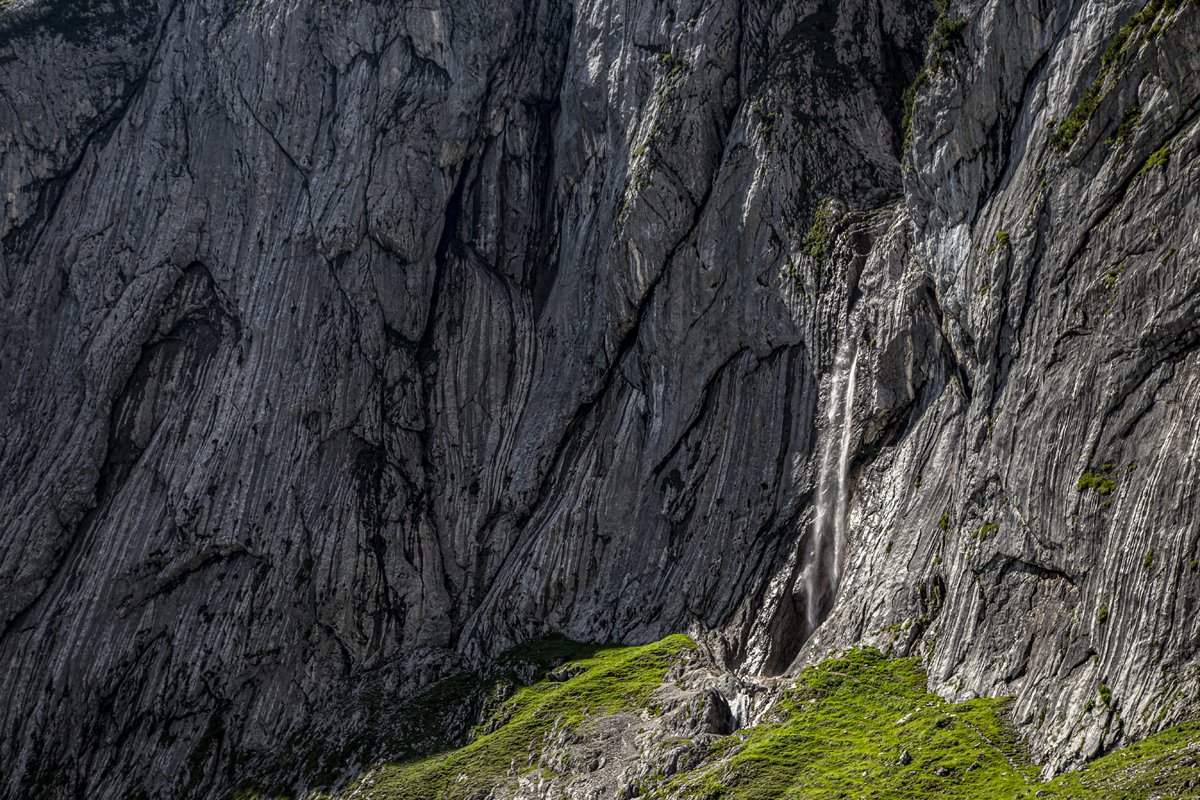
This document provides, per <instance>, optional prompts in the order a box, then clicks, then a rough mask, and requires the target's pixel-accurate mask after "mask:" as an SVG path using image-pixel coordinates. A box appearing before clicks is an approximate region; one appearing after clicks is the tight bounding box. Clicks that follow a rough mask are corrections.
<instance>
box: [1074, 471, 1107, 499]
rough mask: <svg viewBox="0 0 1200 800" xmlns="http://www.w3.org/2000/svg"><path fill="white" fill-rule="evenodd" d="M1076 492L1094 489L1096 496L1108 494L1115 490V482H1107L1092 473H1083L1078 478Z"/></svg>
mask: <svg viewBox="0 0 1200 800" xmlns="http://www.w3.org/2000/svg"><path fill="white" fill-rule="evenodd" d="M1075 488H1076V490H1077V491H1080V492H1082V491H1086V490H1088V489H1094V490H1095V491H1096V494H1108V493H1109V492H1111V491H1112V490H1113V489H1115V488H1117V482H1116V481H1113V480H1109V479H1108V478H1106V477H1104V476H1103V475H1097V474H1095V473H1092V472H1085V473H1083V475H1081V476H1080V477H1079V483H1078V484H1077V485H1076V487H1075Z"/></svg>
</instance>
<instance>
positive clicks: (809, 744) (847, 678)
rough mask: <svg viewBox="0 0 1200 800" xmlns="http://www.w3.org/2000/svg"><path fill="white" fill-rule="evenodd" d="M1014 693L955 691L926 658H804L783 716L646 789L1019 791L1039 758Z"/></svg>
mask: <svg viewBox="0 0 1200 800" xmlns="http://www.w3.org/2000/svg"><path fill="white" fill-rule="evenodd" d="M1009 702H1010V701H1009V700H1007V699H981V700H972V701H970V702H968V703H958V704H953V703H947V702H945V701H944V700H942V699H941V698H939V697H938V696H937V695H934V694H931V693H930V692H928V691H926V678H925V673H924V671H923V670H922V669H921V666H920V661H919V659H915V658H904V659H889V658H886V657H884V656H883V655H882V654H881V653H879V651H877V650H874V649H863V650H854V651H851V652H850V653H848V654H846V655H845V656H844V657H842V658H836V659H829V660H827V661H825V662H823V663H822V664H820V665H819V666H817V667H812V668H809V669H807V670H805V671H804V673H803V674H802V675H801V677H800V679H799V681H798V682H797V685H796V687H795V688H794V689H792V690H789V691H788V692H787V693H785V695H784V697H783V699H782V700H781V701H780V703H779V704H778V705H777V711H778V712H780V716H781V717H782V720H781V721H779V722H775V723H768V724H762V725H759V726H757V727H755V728H752V729H749V730H743V731H739V732H737V733H735V734H734V735H733V736H732V737H728V738H730V739H733V740H734V743H731V744H730V745H727V746H726V747H725V748H724V749H725V750H726V751H727V752H728V751H729V750H736V753H735V754H734V755H732V756H731V757H728V758H721V757H720V756H718V758H716V759H713V761H712V762H710V763H709V764H707V765H701V767H700V768H699V769H698V770H695V771H693V772H692V773H689V774H686V775H684V776H681V777H680V778H677V779H676V780H674V781H673V782H672V783H671V784H669V785H668V786H666V787H663V790H662V791H660V792H656V793H650V794H649V795H647V796H648V797H667V796H671V795H673V794H674V793H678V794H679V796H683V797H696V798H705V800H717V799H718V798H731V799H732V798H739V799H744V800H778V799H779V798H801V797H802V798H840V797H846V798H850V797H861V796H868V795H869V796H870V797H895V798H908V797H978V798H985V797H989V798H990V797H1014V796H1018V795H1019V794H1021V793H1023V792H1024V791H1025V790H1026V789H1027V788H1028V787H1030V786H1032V785H1033V784H1032V783H1031V781H1032V780H1033V779H1035V778H1036V775H1037V767H1036V766H1035V765H1034V764H1033V763H1032V762H1031V760H1030V759H1029V757H1028V755H1027V754H1026V752H1025V751H1024V749H1023V748H1022V747H1021V745H1020V744H1019V742H1018V740H1017V738H1016V736H1015V734H1014V733H1013V732H1012V731H1011V730H1010V729H1009V728H1008V727H1006V725H1005V724H1004V722H1003V716H1004V712H1005V711H1006V709H1007V707H1008V705H1009ZM905 752H907V753H908V756H909V758H910V759H911V760H910V761H909V763H908V764H906V765H901V763H900V762H901V756H902V754H903V753H905ZM939 769H941V770H944V771H945V773H946V774H945V775H939V774H937V772H936V770H939Z"/></svg>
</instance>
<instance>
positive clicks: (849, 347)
mask: <svg viewBox="0 0 1200 800" xmlns="http://www.w3.org/2000/svg"><path fill="white" fill-rule="evenodd" d="M857 372H858V337H857V336H853V335H850V336H847V337H846V338H845V339H844V340H843V342H842V345H841V347H840V348H839V351H838V355H837V358H836V359H835V361H834V368H833V376H832V378H831V380H830V388H829V402H828V404H827V410H826V420H827V422H828V425H827V428H826V434H825V446H824V447H823V448H822V454H821V473H820V478H819V480H818V483H817V507H816V517H815V519H814V520H813V537H812V542H813V551H812V552H813V559H812V563H811V564H810V565H809V568H808V570H807V580H806V582H807V587H806V588H807V589H808V629H809V631H810V632H811V631H815V630H816V629H817V626H818V625H820V624H821V599H822V597H823V595H824V592H823V591H822V590H821V581H822V577H823V576H824V577H826V578H827V579H828V580H829V594H830V595H831V596H832V595H834V594H836V593H837V587H838V584H839V583H840V582H841V578H842V559H843V557H844V553H845V549H846V506H847V503H848V502H849V487H848V473H849V469H850V445H851V439H852V436H851V434H852V433H853V423H854V384H855V379H856V377H857ZM830 550H832V563H826V560H827V558H828V554H829V552H830Z"/></svg>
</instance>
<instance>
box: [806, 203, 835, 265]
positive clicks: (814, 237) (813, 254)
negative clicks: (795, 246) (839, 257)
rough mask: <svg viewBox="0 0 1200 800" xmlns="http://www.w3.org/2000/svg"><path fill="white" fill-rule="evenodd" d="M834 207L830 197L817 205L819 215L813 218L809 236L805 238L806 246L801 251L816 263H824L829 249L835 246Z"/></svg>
mask: <svg viewBox="0 0 1200 800" xmlns="http://www.w3.org/2000/svg"><path fill="white" fill-rule="evenodd" d="M834 213H835V211H834V207H833V201H832V200H830V199H829V198H828V197H827V198H825V199H824V200H822V201H821V202H820V204H818V205H817V213H816V214H815V215H814V216H813V224H812V227H811V228H809V230H808V235H807V236H806V237H804V244H803V245H802V246H801V248H800V250H801V252H803V253H804V254H805V255H806V256H808V257H809V258H811V259H813V260H814V261H818V262H819V261H822V260H824V258H825V256H826V255H828V253H829V247H830V245H831V244H833V230H832V226H833V223H834V221H835V220H834Z"/></svg>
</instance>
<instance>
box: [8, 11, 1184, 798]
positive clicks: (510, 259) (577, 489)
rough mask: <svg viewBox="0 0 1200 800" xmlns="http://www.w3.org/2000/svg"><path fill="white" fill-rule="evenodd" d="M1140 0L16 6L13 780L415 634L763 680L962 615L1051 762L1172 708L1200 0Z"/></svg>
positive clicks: (104, 774)
mask: <svg viewBox="0 0 1200 800" xmlns="http://www.w3.org/2000/svg"><path fill="white" fill-rule="evenodd" d="M1159 10H1161V9H1159ZM1139 11H1141V6H1140V5H1139V4H1138V3H1137V2H1129V3H1118V4H1110V5H1105V4H1099V3H1085V4H1082V5H1080V6H1078V7H1074V6H1071V5H1068V4H1057V5H1055V4H1046V5H1042V6H1037V5H1034V6H1025V5H1019V4H1015V3H1012V2H1009V0H991V2H988V3H977V4H972V5H969V6H968V5H953V6H951V7H950V8H949V9H948V10H946V11H943V12H937V11H935V10H933V9H930V8H926V7H924V6H910V5H906V4H904V3H889V2H884V3H876V4H868V3H862V2H857V0H842V2H835V1H834V0H823V1H821V2H815V1H812V0H810V2H798V3H782V4H778V5H777V6H775V7H770V8H768V7H764V6H761V5H760V4H753V3H744V4H743V3H737V2H729V0H708V1H707V2H699V1H693V2H684V3H674V4H672V3H664V2H657V1H656V0H645V1H644V2H639V1H637V0H635V1H634V2H629V3H623V4H616V3H611V2H608V0H594V1H593V2H579V3H570V2H566V0H561V1H560V0H544V2H522V3H518V2H515V1H514V2H505V3H473V2H471V1H470V0H460V1H457V2H452V3H428V2H401V3H395V4H378V5H376V4H373V3H370V2H363V3H358V2H354V3H340V4H320V3H313V2H309V1H308V0H289V2H284V3H279V4H273V5H272V4H259V5H251V4H234V3H231V2H221V1H220V0H177V1H176V2H173V3H166V2H161V3H159V4H157V5H155V4H150V3H147V4H145V5H139V6H132V5H130V6H119V5H104V4H101V5H97V6H94V7H93V13H92V14H91V15H90V16H86V17H82V18H80V20H79V21H78V22H77V23H73V27H72V26H68V25H66V24H65V23H64V22H62V20H68V21H70V20H74V19H75V18H74V17H69V15H60V17H56V18H54V19H57V20H59V21H51V22H47V21H45V20H43V21H42V22H40V23H38V22H36V21H35V22H27V23H24V24H23V25H13V26H10V27H9V28H8V29H6V30H5V31H4V32H0V90H2V95H0V97H2V98H3V102H2V103H0V165H2V173H0V174H2V175H3V180H4V187H3V188H4V203H5V206H4V212H5V213H4V215H3V219H2V220H0V241H2V242H3V245H2V247H0V259H2V260H0V305H2V308H3V313H2V314H0V354H2V358H0V419H2V420H3V424H2V429H0V487H2V488H0V512H2V516H0V518H2V519H3V520H4V523H3V526H2V527H0V624H2V625H3V628H2V633H0V663H3V664H5V665H6V668H5V669H4V670H2V671H0V697H3V704H2V706H0V708H2V711H0V731H2V735H0V764H3V767H2V773H0V776H2V779H3V784H2V785H3V789H0V792H3V793H5V794H7V795H9V796H14V797H16V796H20V795H21V794H22V793H23V792H25V791H27V790H30V789H32V788H37V789H39V790H40V789H44V788H51V789H52V794H55V795H56V796H59V795H60V796H67V795H76V794H81V793H82V794H84V795H86V796H89V797H118V796H122V795H124V794H126V793H137V792H145V793H146V794H147V795H148V796H162V797H166V796H177V795H189V796H218V795H221V794H222V793H223V792H225V791H226V790H227V789H228V786H229V784H230V782H231V781H235V780H236V778H237V763H238V761H237V757H238V753H246V752H262V751H266V750H269V749H270V748H271V747H273V746H275V745H277V744H278V743H279V742H281V741H283V740H284V739H285V738H286V737H287V736H288V735H289V732H292V731H294V730H296V729H297V728H298V726H300V725H302V724H304V722H305V720H306V719H308V718H309V717H310V715H311V714H312V713H313V712H314V711H315V710H317V709H319V708H321V707H322V706H323V704H324V703H325V701H326V700H327V699H328V698H330V697H333V696H335V695H337V694H338V693H339V692H345V691H352V690H353V689H354V687H355V686H357V685H359V684H361V683H362V682H363V681H364V680H377V679H378V676H379V675H380V674H382V673H380V670H385V671H386V674H387V676H388V677H387V680H388V681H390V682H391V683H392V684H395V685H397V686H400V687H402V688H403V687H410V688H411V689H414V690H415V689H416V688H418V687H420V686H423V685H427V684H428V683H429V682H431V681H433V680H436V679H438V678H440V677H442V676H444V675H447V674H449V673H451V672H453V671H454V670H456V669H458V668H460V667H461V666H463V665H464V664H469V663H474V662H477V661H479V660H480V659H481V658H484V657H486V656H488V655H490V654H494V653H496V652H498V651H500V650H502V649H504V648H506V647H507V646H509V645H511V644H513V643H515V642H517V641H519V640H523V639H525V638H528V637H530V636H534V635H539V634H541V633H545V632H548V631H560V632H563V633H566V634H567V635H569V636H572V637H574V638H577V639H587V640H596V641H604V640H621V641H626V642H630V643H636V642H645V641H651V640H654V639H657V638H660V637H661V636H664V635H666V634H668V633H671V632H675V631H685V632H689V633H691V634H692V635H693V636H694V637H696V638H697V639H698V640H700V641H702V642H703V643H704V645H705V647H706V648H707V649H708V651H709V652H710V653H711V655H712V656H713V657H714V658H715V659H716V660H717V661H718V662H719V663H721V664H723V665H724V666H725V667H726V668H728V669H731V670H739V671H743V672H747V673H754V674H768V675H772V674H779V673H782V672H784V671H786V670H787V669H789V667H791V668H796V667H798V666H799V665H801V664H803V663H805V662H806V660H807V659H811V658H815V657H819V656H820V655H821V654H823V653H825V652H828V650H829V649H830V648H832V647H842V646H848V645H850V644H854V643H858V642H863V641H867V642H877V643H882V644H884V645H885V646H887V645H889V644H890V645H893V646H899V647H900V648H901V649H905V650H907V649H911V648H914V647H915V648H921V652H923V653H925V654H926V656H927V659H928V662H929V664H930V667H931V677H932V678H933V679H934V681H935V683H936V685H937V687H938V688H939V690H940V691H943V692H944V693H947V694H956V695H965V694H967V693H969V692H975V693H981V694H982V693H992V694H997V693H999V694H1016V695H1017V696H1018V702H1017V711H1016V714H1017V717H1018V720H1019V721H1020V722H1021V723H1022V724H1023V726H1024V727H1023V729H1024V730H1025V732H1026V733H1027V734H1028V736H1029V737H1030V739H1031V740H1032V741H1033V742H1034V743H1035V745H1036V746H1037V747H1038V748H1040V751H1041V752H1042V753H1043V754H1045V755H1046V756H1047V758H1048V759H1049V761H1048V763H1049V764H1050V768H1056V767H1058V766H1061V765H1063V764H1066V763H1069V762H1071V761H1072V760H1073V759H1078V758H1081V757H1087V756H1089V755H1091V754H1093V753H1095V752H1097V751H1098V749H1100V748H1104V747H1109V746H1113V745H1115V744H1119V743H1120V742H1122V741H1124V740H1125V739H1126V738H1127V737H1130V736H1137V735H1140V734H1142V733H1144V732H1146V731H1149V730H1152V729H1154V728H1155V727H1156V726H1158V725H1161V724H1165V723H1166V722H1169V721H1171V720H1173V719H1176V718H1178V717H1179V715H1181V714H1183V713H1185V711H1186V710H1187V702H1186V698H1187V697H1192V696H1195V692H1194V691H1193V687H1194V683H1195V681H1196V659H1195V648H1196V638H1197V635H1200V631H1197V630H1196V628H1195V626H1196V621H1195V615H1194V614H1193V613H1192V611H1193V609H1194V606H1195V601H1196V596H1197V591H1198V590H1200V587H1198V586H1197V577H1196V576H1197V573H1196V571H1195V570H1194V569H1193V568H1191V566H1190V565H1191V564H1192V563H1194V559H1195V558H1196V557H1197V554H1196V552H1195V550H1196V547H1197V537H1198V536H1200V531H1198V530H1197V527H1196V526H1197V522H1196V520H1197V515H1196V511H1195V503H1196V490H1195V485H1196V483H1195V480H1194V477H1195V476H1194V473H1193V472H1192V470H1193V469H1194V468H1195V456H1197V455H1200V451H1198V448H1200V444H1198V442H1197V439H1196V436H1195V431H1196V430H1198V429H1200V427H1198V425H1197V420H1196V419H1195V416H1196V409H1197V407H1198V405H1200V404H1198V403H1197V402H1196V401H1197V397H1196V391H1197V378H1198V374H1200V373H1198V371H1197V367H1198V362H1197V355H1196V350H1197V348H1196V345H1197V341H1198V340H1200V333H1198V332H1197V331H1198V323H1197V304H1198V302H1200V301H1198V300H1197V298H1198V294H1197V287H1198V285H1200V283H1198V281H1200V277H1198V274H1197V272H1196V266H1195V265H1196V247H1197V242H1196V240H1195V237H1194V231H1195V230H1197V229H1200V227H1198V226H1197V225H1196V224H1195V222H1196V220H1195V219H1194V216H1195V213H1196V210H1195V202H1194V198H1195V196H1196V192H1195V191H1194V189H1193V188H1192V186H1191V184H1190V181H1191V180H1192V177H1191V171H1192V169H1191V159H1193V158H1194V152H1195V149H1194V148H1195V121H1196V116H1195V115H1196V110H1197V109H1196V106H1195V103H1196V99H1197V90H1198V89H1200V85H1198V82H1197V80H1196V78H1195V76H1196V75H1197V74H1200V71H1198V70H1197V69H1196V66H1197V65H1196V64H1194V63H1193V62H1194V61H1195V60H1196V58H1197V55H1196V53H1197V47H1196V42H1197V35H1198V34H1197V30H1196V26H1197V13H1198V9H1197V8H1196V7H1195V5H1194V4H1185V5H1182V6H1179V7H1176V8H1172V9H1166V10H1164V11H1162V13H1161V14H1159V15H1158V17H1157V19H1155V18H1154V16H1153V15H1151V18H1150V19H1148V20H1147V21H1146V22H1145V24H1144V25H1141V26H1139V27H1137V30H1136V31H1135V33H1136V35H1131V36H1128V37H1127V40H1128V42H1129V45H1128V46H1127V47H1126V49H1125V50H1124V51H1122V52H1120V53H1119V54H1118V57H1117V58H1116V60H1115V62H1114V61H1113V60H1112V59H1109V60H1105V58H1104V57H1103V56H1102V54H1103V53H1104V51H1105V48H1107V47H1108V46H1109V43H1110V42H1111V40H1112V37H1113V35H1114V34H1116V33H1117V32H1118V30H1119V29H1120V28H1121V26H1122V25H1123V24H1125V23H1126V22H1127V21H1128V20H1129V19H1130V17H1132V15H1134V14H1135V13H1137V12H1139ZM3 13H4V14H12V13H13V12H12V11H7V12H3ZM938 13H941V14H942V17H941V21H940V22H939V23H938V24H935V25H934V27H933V30H934V34H933V37H932V43H931V44H930V46H929V47H928V48H927V46H926V44H927V34H928V32H929V30H930V26H931V24H932V23H933V21H934V17H935V15H936V14H938ZM0 19H4V17H0ZM35 19H36V18H35ZM958 19H961V20H962V22H958V23H953V22H952V21H953V20H958ZM948 22H950V23H951V24H949V25H947V23H948ZM1152 27H1153V29H1154V32H1153V35H1150V30H1151V28H1152ZM947 31H949V33H947ZM1118 49H1119V48H1118ZM1114 64H1115V66H1114ZM923 67H924V70H925V74H926V75H927V79H926V80H925V81H924V82H920V81H918V85H919V90H918V91H917V94H916V103H915V106H914V108H913V112H912V125H911V128H912V130H911V141H910V142H909V143H908V144H907V146H905V137H906V131H905V130H904V113H905V108H904V104H903V98H902V95H903V92H904V89H905V88H906V87H907V86H909V85H910V84H911V83H912V82H913V80H914V79H915V78H916V76H917V75H918V74H919V71H920V70H922V68H923ZM1098 75H1099V76H1100V80H1101V84H1102V89H1103V90H1104V91H1103V97H1101V98H1100V99H1099V102H1098V106H1097V109H1096V111H1095V112H1094V114H1093V115H1092V116H1091V119H1090V121H1088V122H1087V124H1085V125H1083V126H1082V128H1081V129H1080V131H1079V132H1078V135H1077V137H1076V138H1075V139H1074V141H1073V142H1071V143H1070V146H1069V147H1067V148H1066V152H1065V153H1063V152H1060V148H1058V147H1056V146H1055V144H1054V143H1053V142H1051V136H1052V134H1053V133H1054V131H1052V130H1050V129H1048V128H1047V123H1048V122H1049V121H1050V120H1051V119H1056V120H1058V121H1062V120H1066V119H1067V117H1068V115H1069V113H1070V111H1071V109H1072V108H1073V107H1074V106H1075V104H1076V103H1077V102H1078V101H1079V98H1080V97H1081V96H1083V95H1084V93H1085V91H1086V90H1087V89H1088V87H1089V86H1091V85H1092V83H1093V82H1094V81H1096V80H1097V76H1098ZM1097 94H1099V92H1098V93H1097ZM1134 106H1137V107H1138V109H1139V116H1138V117H1137V124H1136V125H1133V126H1132V127H1130V126H1128V125H1126V127H1125V128H1123V129H1122V130H1124V131H1125V132H1124V133H1122V134H1118V132H1117V128H1118V126H1119V125H1120V124H1121V123H1122V121H1124V120H1126V119H1132V117H1129V116H1128V115H1129V114H1130V109H1131V108H1133V107H1134ZM1056 129H1057V126H1056ZM1060 138H1061V137H1060ZM1109 138H1111V139H1113V143H1112V144H1106V143H1105V141H1106V139H1109ZM1118 140H1119V141H1118ZM1164 148H1165V149H1164ZM902 154H903V155H902ZM1152 154H1157V155H1152ZM999 231H1003V232H1004V233H1005V236H1004V237H1000V238H997V233H998V232H999ZM1001 239H1002V240H1003V241H1001ZM847 354H850V355H851V356H852V358H853V361H854V363H855V365H856V367H855V369H856V375H857V378H858V379H857V380H856V381H852V382H851V383H852V384H853V386H854V392H853V395H852V400H853V403H852V413H851V415H850V417H849V422H850V424H849V425H843V424H838V423H839V422H840V420H839V419H838V418H837V417H836V416H835V415H834V416H831V415H830V414H829V409H830V408H831V407H834V406H836V405H838V404H839V402H840V400H839V398H841V399H842V400H844V399H845V398H844V394H843V395H839V392H844V390H845V389H844V387H846V386H848V385H850V384H849V383H847V382H846V381H845V376H844V375H843V374H840V372H839V370H840V369H841V368H839V366H838V365H839V364H840V363H843V362H844V361H845V357H846V355H847ZM854 354H856V355H854ZM841 372H844V369H841ZM839 387H842V388H839ZM835 439H837V440H838V441H842V440H844V441H845V443H846V448H848V449H847V450H846V452H847V453H848V474H847V479H846V485H847V487H848V489H847V492H848V497H847V498H846V501H847V502H846V505H845V506H839V507H838V508H839V509H843V508H844V509H845V512H846V513H847V514H848V525H847V526H846V529H847V530H848V531H849V534H848V540H847V541H846V542H844V543H840V544H839V543H838V542H834V541H831V540H830V536H831V531H834V529H835V527H836V526H832V522H830V521H829V520H828V519H827V518H826V517H820V516H819V514H818V511H817V506H818V505H820V504H821V502H820V497H821V496H823V495H822V491H821V487H822V477H823V476H826V478H827V476H828V474H829V471H830V469H831V466H830V465H831V461H830V453H831V452H832V451H831V450H830V443H831V442H833V441H835ZM1109 463H1111V464H1112V465H1113V466H1112V467H1110V468H1108V469H1107V471H1106V470H1105V468H1104V465H1105V464H1109ZM1133 464H1136V465H1137V468H1136V469H1130V467H1131V466H1132V465H1133ZM1085 472H1086V473H1088V474H1089V475H1092V474H1095V475H1096V476H1097V477H1096V479H1095V481H1096V485H1097V486H1098V487H1099V488H1101V489H1104V488H1106V487H1107V486H1108V485H1107V484H1106V483H1104V481H1110V480H1111V481H1114V482H1115V487H1112V488H1111V490H1110V491H1107V492H1106V493H1105V494H1099V493H1097V492H1096V491H1095V489H1088V490H1086V491H1077V482H1078V481H1079V479H1080V477H1081V476H1082V475H1083V474H1084V473H1085ZM1110 501H1111V502H1110ZM1105 503H1108V504H1107V505H1105ZM839 513H840V512H839ZM831 526H832V527H831ZM991 526H994V527H991ZM981 529H984V530H982V531H981ZM973 532H974V533H975V536H974V537H972V535H971V534H972V533H973ZM981 534H982V538H981ZM1151 551H1153V552H1151ZM1148 554H1149V558H1147V556H1148ZM843 559H844V566H843ZM1143 563H1147V564H1148V566H1143ZM838 576H841V582H840V585H838V583H837V582H836V580H835V578H836V577H838ZM1100 608H1104V609H1105V613H1104V614H1103V615H1102V614H1100V613H1099V609H1100ZM1100 617H1105V618H1104V619H1101V618H1100ZM821 620H824V624H823V625H822V626H821V628H820V630H819V631H818V633H817V635H816V636H811V634H812V633H813V627H814V624H815V623H819V622H821ZM1099 682H1105V683H1106V684H1107V685H1108V686H1110V687H1111V689H1112V693H1113V697H1114V700H1115V703H1116V708H1115V709H1105V708H1093V709H1092V710H1090V711H1088V712H1083V710H1082V709H1083V708H1084V704H1085V702H1086V700H1088V699H1089V698H1091V697H1093V696H1094V695H1095V691H1096V686H1097V684H1098V683H1099ZM1118 714H1119V716H1118Z"/></svg>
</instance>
